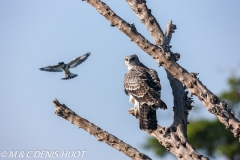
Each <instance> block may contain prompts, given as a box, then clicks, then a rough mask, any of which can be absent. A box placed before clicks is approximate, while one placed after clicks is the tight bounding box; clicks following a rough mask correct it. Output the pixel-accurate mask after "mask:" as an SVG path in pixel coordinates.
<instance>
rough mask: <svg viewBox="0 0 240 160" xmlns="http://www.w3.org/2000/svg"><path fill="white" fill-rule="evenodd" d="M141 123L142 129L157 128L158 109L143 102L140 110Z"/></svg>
mask: <svg viewBox="0 0 240 160" xmlns="http://www.w3.org/2000/svg"><path fill="white" fill-rule="evenodd" d="M139 112H140V113H139V124H140V129H142V130H152V131H154V130H156V129H157V117H156V110H154V109H152V108H151V107H150V106H148V105H147V104H143V105H142V106H141V107H140V110H139Z"/></svg>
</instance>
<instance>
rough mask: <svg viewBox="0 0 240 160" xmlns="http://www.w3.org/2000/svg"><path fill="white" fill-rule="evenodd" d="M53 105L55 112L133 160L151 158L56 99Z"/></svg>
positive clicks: (147, 159)
mask: <svg viewBox="0 0 240 160" xmlns="http://www.w3.org/2000/svg"><path fill="white" fill-rule="evenodd" d="M53 103H54V105H55V114H57V115H58V116H60V117H62V118H64V119H66V120H68V121H69V122H71V123H72V124H75V125H76V126H78V128H82V129H84V130H85V131H87V132H89V133H90V134H91V135H93V136H94V137H96V138H97V139H98V141H101V142H104V143H106V144H108V145H109V146H111V147H113V148H115V149H117V150H119V151H121V152H123V153H124V154H125V155H127V156H128V157H130V158H131V159H133V160H151V158H149V157H148V156H147V155H145V154H143V153H141V152H139V151H138V150H137V149H136V148H133V147H132V146H130V145H129V144H127V143H125V142H123V141H122V140H120V139H118V138H117V137H115V136H114V135H112V134H110V133H108V132H106V131H104V130H102V129H101V128H99V127H98V126H96V125H94V124H93V123H91V122H89V121H88V120H86V119H84V118H82V117H80V116H78V115H77V114H76V113H75V112H74V111H72V110H71V109H69V108H68V107H67V106H66V105H65V104H61V103H59V102H58V100H57V99H55V100H54V101H53Z"/></svg>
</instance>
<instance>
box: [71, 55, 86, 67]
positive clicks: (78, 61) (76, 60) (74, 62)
mask: <svg viewBox="0 0 240 160" xmlns="http://www.w3.org/2000/svg"><path fill="white" fill-rule="evenodd" d="M89 56H90V52H88V53H86V54H84V55H82V56H80V57H78V58H74V59H73V60H72V61H71V62H69V63H68V67H69V68H75V67H77V66H78V65H79V64H81V63H82V62H84V61H85V60H86V59H87V58H88V57H89Z"/></svg>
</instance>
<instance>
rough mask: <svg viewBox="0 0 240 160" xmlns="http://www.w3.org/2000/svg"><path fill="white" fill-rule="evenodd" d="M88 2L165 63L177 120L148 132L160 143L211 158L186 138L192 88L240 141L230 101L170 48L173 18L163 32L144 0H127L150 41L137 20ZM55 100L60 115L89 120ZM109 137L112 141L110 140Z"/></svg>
mask: <svg viewBox="0 0 240 160" xmlns="http://www.w3.org/2000/svg"><path fill="white" fill-rule="evenodd" d="M86 2H87V3H89V4H91V5H92V6H93V7H94V8H95V9H96V10H97V11H98V12H99V13H100V14H101V15H103V16H104V17H105V18H106V19H107V20H109V21H110V24H111V26H116V27H118V28H119V30H120V31H122V32H123V33H125V34H126V35H127V36H128V37H129V38H130V39H131V41H133V42H135V44H136V45H137V46H138V47H140V48H141V49H142V50H143V51H144V52H146V53H148V54H149V55H150V56H151V57H152V58H153V59H155V60H156V62H157V63H158V65H159V66H163V67H164V68H165V70H166V72H167V76H168V79H169V81H170V85H171V87H172V93H173V97H174V107H173V111H174V121H173V124H172V125H171V126H170V127H167V128H164V127H161V126H158V128H157V130H155V131H154V132H148V134H149V135H152V136H154V137H155V138H156V139H158V141H159V143H160V144H162V145H163V146H164V147H165V148H166V149H167V150H168V151H170V152H171V153H173V154H174V155H175V156H176V157H177V158H178V159H208V158H207V157H204V156H203V155H201V154H199V153H197V152H196V151H195V149H194V148H193V147H192V146H191V144H189V142H188V140H187V133H186V131H187V124H188V121H187V117H188V110H191V108H192V106H191V103H192V98H190V97H188V92H190V94H191V96H192V95H195V96H197V97H198V98H199V100H200V101H201V102H202V103H203V104H204V105H205V106H206V108H207V109H208V111H209V112H210V113H212V114H214V115H215V116H216V117H217V118H218V119H219V120H220V122H221V123H223V124H224V125H225V126H226V129H229V130H230V131H231V132H232V133H233V135H234V137H235V138H238V139H239V141H240V121H239V120H238V119H237V118H235V116H234V115H235V113H234V111H233V110H231V109H228V104H227V103H225V102H224V101H221V100H220V99H219V98H218V97H217V96H216V95H214V94H213V93H212V92H211V91H210V90H208V89H207V87H206V86H204V85H203V83H202V82H201V81H200V80H199V79H198V78H197V73H193V72H192V73H189V72H188V71H187V70H186V69H184V68H183V67H181V66H180V65H179V64H178V63H177V62H176V61H177V60H178V59H179V58H180V54H178V53H173V52H172V51H171V46H170V42H171V38H172V33H174V31H175V29H176V25H174V24H172V21H170V22H169V23H168V24H167V27H166V32H165V34H164V33H163V31H162V29H161V27H160V25H159V23H158V22H157V20H156V19H155V17H154V16H153V15H152V13H151V10H150V9H148V7H147V5H146V1H145V0H127V3H128V4H129V6H130V7H131V8H132V10H133V11H134V12H135V14H136V16H137V17H138V18H139V19H140V21H141V22H142V23H143V24H144V25H145V26H146V28H147V30H148V31H149V32H150V34H151V36H152V38H153V40H154V43H155V44H151V43H150V42H149V41H148V40H147V39H146V38H145V37H143V36H142V35H141V34H140V33H139V32H138V31H137V29H136V27H135V25H134V24H129V23H128V22H126V21H124V20H123V19H122V18H121V17H119V16H118V15H117V14H116V13H114V12H113V10H111V9H110V7H109V6H108V5H106V4H105V3H104V2H102V1H101V0H86ZM185 89H188V91H185ZM54 103H55V106H56V113H57V114H58V115H59V116H61V117H63V118H65V119H67V120H69V121H70V122H72V123H74V124H76V125H77V126H79V127H81V128H84V127H83V126H84V124H86V123H85V122H86V120H85V121H83V120H80V119H79V117H76V114H75V113H74V112H73V111H71V110H70V111H69V110H68V111H67V114H62V112H63V110H64V109H60V108H59V107H60V106H63V105H61V104H60V103H59V102H57V101H54ZM57 104H58V105H57ZM65 108H66V106H65ZM64 112H65V111H64ZM72 115H75V118H73V117H74V116H72ZM87 126H88V129H85V130H86V131H88V132H90V134H93V135H94V136H95V137H97V136H96V135H99V133H104V134H101V135H102V138H100V140H101V141H104V142H105V143H107V144H109V145H110V146H113V147H114V148H117V147H116V144H117V146H118V147H120V146H121V145H120V143H113V141H114V142H119V141H120V140H117V139H114V138H109V135H110V134H108V133H105V131H100V130H99V127H97V126H95V125H87ZM111 136H112V135H111ZM113 137H114V136H113ZM115 138H116V137H115ZM98 139H99V138H98ZM109 139H111V140H112V141H111V140H110V141H109ZM113 139H114V140H113ZM124 145H126V144H124ZM124 145H123V146H124ZM128 146H129V145H128ZM117 149H120V150H121V151H122V152H123V153H125V154H126V153H127V152H126V150H124V147H123V148H122V147H120V148H117ZM128 151H129V150H128ZM130 151H132V152H131V154H132V155H135V156H129V155H128V154H126V155H128V156H129V157H131V158H132V159H144V158H145V159H146V158H147V159H150V158H149V157H147V156H145V155H144V154H141V153H139V152H138V151H137V150H136V149H135V150H134V149H130Z"/></svg>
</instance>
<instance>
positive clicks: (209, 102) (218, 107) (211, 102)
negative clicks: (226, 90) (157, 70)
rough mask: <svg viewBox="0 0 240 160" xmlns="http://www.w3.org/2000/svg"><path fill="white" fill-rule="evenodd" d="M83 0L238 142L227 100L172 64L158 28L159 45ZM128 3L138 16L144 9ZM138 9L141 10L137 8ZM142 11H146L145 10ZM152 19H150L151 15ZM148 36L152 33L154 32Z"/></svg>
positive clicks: (238, 127)
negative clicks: (145, 54)
mask: <svg viewBox="0 0 240 160" xmlns="http://www.w3.org/2000/svg"><path fill="white" fill-rule="evenodd" d="M86 2H87V3H89V4H91V5H92V6H93V7H94V8H96V10H97V11H98V12H99V13H100V14H102V15H103V16H104V17H105V18H106V19H107V20H109V21H110V23H111V26H116V27H118V28H119V30H120V31H122V32H124V33H125V34H126V35H127V36H128V37H129V38H130V39H131V40H132V41H133V42H135V44H136V45H137V46H139V47H140V48H141V49H142V50H143V51H145V52H146V53H148V54H149V55H150V56H151V57H152V58H154V59H155V60H156V61H157V63H158V64H159V66H163V67H164V68H165V69H166V70H167V71H168V72H169V73H170V74H171V75H172V76H173V77H174V78H176V79H178V80H179V81H180V82H181V83H182V84H184V85H185V86H186V87H187V89H188V90H189V92H190V93H191V95H196V96H197V97H198V98H199V100H200V101H201V102H202V103H203V104H204V105H205V106H206V108H207V109H208V111H209V112H210V113H212V114H214V115H215V116H216V117H217V118H218V119H219V120H220V122H221V123H223V124H224V125H225V126H226V128H227V129H229V130H230V131H231V132H232V133H233V134H234V137H236V138H238V139H239V141H240V121H239V120H238V119H237V118H236V117H235V115H234V114H235V113H234V111H232V110H231V109H228V108H227V106H228V105H227V103H225V102H223V101H220V100H219V98H218V97H217V96H216V95H214V94H213V93H212V92H211V91H210V90H208V89H207V87H206V86H204V85H203V84H202V82H201V81H200V80H199V79H198V78H197V77H196V75H197V74H195V73H189V72H188V71H187V70H186V69H184V68H183V67H181V66H180V65H179V64H178V63H176V60H177V59H178V58H179V57H178V56H176V54H174V53H172V52H171V51H170V50H169V51H167V52H165V50H166V49H165V48H166V46H165V45H164V42H163V41H161V39H162V37H163V36H162V32H161V31H159V37H160V38H159V37H158V39H159V40H158V41H157V40H155V41H156V42H157V44H159V45H154V44H151V43H150V42H149V41H148V40H147V39H146V38H144V37H143V36H142V35H141V34H140V33H138V31H137V29H136V27H135V25H134V24H129V23H127V22H126V21H124V20H123V19H122V18H120V17H119V16H118V15H116V14H115V13H114V12H113V11H112V10H111V9H110V7H109V6H107V5H106V4H105V3H104V2H102V1H100V0H86ZM128 2H129V3H132V5H130V6H131V7H132V8H133V9H134V11H135V10H136V11H137V12H138V14H139V15H140V12H142V11H143V10H144V7H145V9H146V1H145V0H136V1H133V0H131V1H130V0H128ZM133 3H135V4H133ZM141 8H142V9H143V10H141ZM146 11H148V13H149V10H146ZM146 11H145V12H146ZM145 14H146V13H145ZM146 15H147V14H146ZM149 15H150V14H149ZM152 18H153V19H154V17H153V16H152ZM142 22H144V21H142ZM155 23H156V21H154V20H152V21H149V23H147V24H148V25H147V28H149V31H150V32H152V31H153V32H154V30H151V24H152V25H153V24H155ZM149 26H150V27H149ZM156 26H159V25H157V24H155V28H156ZM159 28H160V26H159ZM152 35H153V36H154V35H155V34H152ZM153 38H154V37H153ZM162 44H163V45H162ZM169 48H170V46H168V47H167V49H169Z"/></svg>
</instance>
